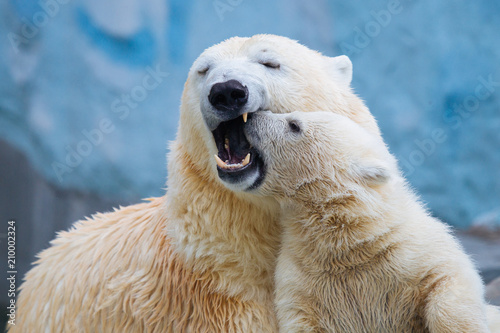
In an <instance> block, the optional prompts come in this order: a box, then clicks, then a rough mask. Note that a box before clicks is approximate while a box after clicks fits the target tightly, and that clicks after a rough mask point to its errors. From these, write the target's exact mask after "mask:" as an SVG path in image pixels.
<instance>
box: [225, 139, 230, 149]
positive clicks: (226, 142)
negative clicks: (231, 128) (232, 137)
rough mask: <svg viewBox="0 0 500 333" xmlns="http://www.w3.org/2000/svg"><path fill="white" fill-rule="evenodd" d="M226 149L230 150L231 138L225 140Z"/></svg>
mask: <svg viewBox="0 0 500 333" xmlns="http://www.w3.org/2000/svg"><path fill="white" fill-rule="evenodd" d="M224 148H226V149H229V138H226V139H225V140H224Z"/></svg>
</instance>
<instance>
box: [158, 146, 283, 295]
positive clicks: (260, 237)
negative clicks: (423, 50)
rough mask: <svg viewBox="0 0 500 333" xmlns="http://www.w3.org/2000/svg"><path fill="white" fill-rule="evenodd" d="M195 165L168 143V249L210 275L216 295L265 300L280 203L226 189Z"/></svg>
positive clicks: (268, 292) (269, 286)
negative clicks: (169, 241) (172, 248)
mask: <svg viewBox="0 0 500 333" xmlns="http://www.w3.org/2000/svg"><path fill="white" fill-rule="evenodd" d="M174 161H175V162H174ZM194 161H196V160H194V159H193V158H192V157H191V156H190V155H189V154H188V153H187V152H186V151H185V150H184V149H183V147H182V145H181V144H179V143H175V144H174V145H173V147H172V151H171V154H170V162H169V180H168V192H167V215H168V226H167V233H168V235H169V237H170V238H171V241H172V246H173V247H174V249H175V251H176V252H177V254H178V255H179V256H180V258H182V259H183V260H184V261H185V264H186V265H188V266H190V267H191V268H192V269H193V270H195V271H199V272H205V273H206V272H209V273H211V275H212V278H213V279H214V281H215V283H216V285H217V291H220V292H223V293H224V294H226V295H229V296H240V297H243V298H246V299H262V298H269V297H270V295H272V288H273V275H274V268H275V261H276V254H277V251H278V246H279V237H280V233H281V231H280V224H279V220H278V217H279V205H278V204H277V202H275V201H273V200H266V201H260V202H252V201H251V199H252V198H251V197H245V195H243V194H241V195H238V194H236V193H234V192H231V191H229V190H228V189H226V188H225V187H224V186H222V185H221V184H220V182H218V181H217V180H216V179H214V176H213V175H211V174H210V172H209V171H207V170H202V168H200V167H198V166H197V165H196V163H193V162H194ZM254 200H257V199H256V198H255V199H254Z"/></svg>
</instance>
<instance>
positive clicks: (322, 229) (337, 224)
mask: <svg viewBox="0 0 500 333" xmlns="http://www.w3.org/2000/svg"><path fill="white" fill-rule="evenodd" d="M394 186H396V187H400V185H394V184H391V186H390V187H388V190H387V191H375V190H374V191H371V192H370V193H368V192H364V193H360V192H358V193H352V192H351V193H349V192H348V193H345V194H343V195H340V196H339V195H332V196H331V199H329V200H328V201H316V202H311V201H304V200H297V199H292V200H287V201H286V202H284V203H282V211H283V212H284V215H283V218H282V224H283V227H284V239H283V246H284V247H286V248H287V249H286V251H287V252H288V253H293V254H294V256H295V257H296V259H298V260H299V261H301V262H302V263H301V266H302V267H308V268H310V269H318V270H320V271H324V269H325V267H326V266H328V267H329V268H330V269H334V270H343V269H347V268H352V267H354V266H356V265H362V264H364V263H366V262H367V261H369V260H373V259H374V258H377V257H380V256H381V255H382V254H383V253H385V252H386V251H387V250H388V249H390V246H391V240H392V239H393V236H394V237H395V236H396V234H397V233H398V232H399V229H400V228H399V227H400V225H401V222H402V221H404V220H405V219H407V218H408V217H403V216H401V214H402V213H401V212H407V211H408V209H405V207H404V206H405V205H407V204H408V203H409V202H412V200H408V197H405V195H406V194H408V195H411V193H410V192H408V191H407V190H406V188H404V186H403V185H401V186H403V188H402V190H403V192H401V191H399V194H398V193H397V192H398V191H394ZM360 248H362V249H363V251H360ZM284 251H285V250H284ZM332 260H333V263H334V264H333V265H332Z"/></svg>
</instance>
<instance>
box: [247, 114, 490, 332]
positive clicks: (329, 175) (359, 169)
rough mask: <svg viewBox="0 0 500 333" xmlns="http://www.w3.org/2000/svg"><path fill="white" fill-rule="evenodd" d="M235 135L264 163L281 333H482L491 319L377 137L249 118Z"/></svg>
mask: <svg viewBox="0 0 500 333" xmlns="http://www.w3.org/2000/svg"><path fill="white" fill-rule="evenodd" d="M245 130H246V131H247V136H248V138H249V141H250V143H251V144H253V145H254V146H255V147H256V148H257V149H258V150H259V151H261V152H262V154H263V156H264V159H265V161H266V165H267V170H268V172H267V176H266V179H265V180H264V182H263V184H262V187H261V188H260V190H259V192H260V193H261V194H264V195H270V196H274V197H276V198H278V201H279V202H280V204H281V207H282V211H283V216H282V217H281V219H282V224H283V228H284V230H283V241H282V249H281V253H280V255H279V258H278V264H277V269H276V300H275V302H276V307H277V313H278V319H279V325H280V330H281V331H282V332H464V333H465V332H489V330H488V327H487V319H486V317H487V315H486V312H487V311H488V312H489V315H490V317H491V318H490V321H491V322H492V321H493V319H492V318H493V317H494V315H493V313H494V312H495V311H498V309H495V308H494V307H490V308H488V310H487V307H488V306H487V305H486V303H485V301H484V298H483V284H482V281H481V279H480V277H479V275H478V273H477V271H476V269H475V268H474V265H473V264H472V262H471V260H470V259H469V258H468V257H467V255H466V254H465V253H464V251H463V250H462V248H461V246H460V245H459V243H458V242H457V241H456V240H455V239H454V237H453V236H452V235H451V234H450V231H449V228H448V227H447V226H446V225H444V224H443V223H441V222H440V221H438V220H437V219H435V218H433V217H431V216H430V215H429V213H428V212H427V211H426V210H425V209H424V208H423V206H422V204H421V203H419V202H418V199H417V198H416V197H415V195H414V194H413V192H412V191H411V190H410V189H409V187H408V186H407V185H406V183H405V180H404V179H403V177H402V176H401V175H400V172H399V171H398V168H397V165H396V161H395V159H394V158H393V157H392V156H391V154H390V153H389V152H388V150H387V148H386V146H385V144H384V142H383V141H382V139H381V138H380V137H378V136H376V135H372V134H370V133H368V132H367V131H366V130H365V129H363V128H362V127H360V126H359V125H358V124H356V123H354V122H353V121H351V120H350V119H348V118H346V117H343V116H339V115H336V114H332V113H325V112H318V113H303V112H294V113H291V114H289V115H278V114H272V113H270V112H265V113H259V114H255V115H253V116H252V119H251V120H250V123H249V124H248V127H247V128H246V129H245ZM491 328H492V329H493V323H492V324H491Z"/></svg>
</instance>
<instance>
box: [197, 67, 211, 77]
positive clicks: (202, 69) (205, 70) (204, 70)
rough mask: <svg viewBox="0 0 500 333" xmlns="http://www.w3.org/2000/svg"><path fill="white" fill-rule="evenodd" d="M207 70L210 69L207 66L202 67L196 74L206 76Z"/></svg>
mask: <svg viewBox="0 0 500 333" xmlns="http://www.w3.org/2000/svg"><path fill="white" fill-rule="evenodd" d="M209 69H210V67H209V66H206V67H202V68H201V69H199V70H198V74H200V75H205V74H207V72H208V70H209Z"/></svg>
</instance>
